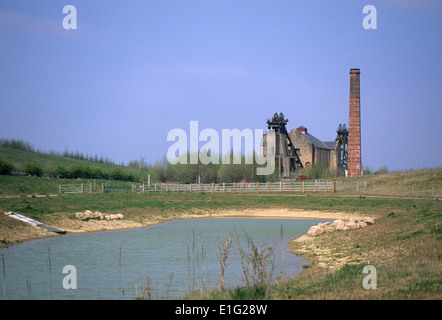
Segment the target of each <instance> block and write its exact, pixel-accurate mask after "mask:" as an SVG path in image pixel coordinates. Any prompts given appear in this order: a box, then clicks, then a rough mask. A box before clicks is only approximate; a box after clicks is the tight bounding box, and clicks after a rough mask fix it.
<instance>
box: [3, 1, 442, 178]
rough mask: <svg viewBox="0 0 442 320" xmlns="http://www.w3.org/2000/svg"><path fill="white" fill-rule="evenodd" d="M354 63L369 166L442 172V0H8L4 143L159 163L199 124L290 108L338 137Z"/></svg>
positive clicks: (302, 121)
mask: <svg viewBox="0 0 442 320" xmlns="http://www.w3.org/2000/svg"><path fill="white" fill-rule="evenodd" d="M367 4H370V5H374V6H375V7H376V9H377V29H376V30H366V29H364V28H363V26H362V21H363V19H364V17H365V16H366V14H364V13H363V12H362V9H363V7H364V6H365V5H367ZM66 5H74V6H75V7H76V9H77V29H76V30H65V29H64V28H63V25H62V22H63V19H64V17H65V16H66V14H63V12H62V11H63V7H64V6H66ZM351 68H360V69H361V117H362V119H361V122H362V162H363V166H364V167H365V166H369V167H371V168H372V169H377V168H379V167H381V166H384V165H385V166H387V167H388V168H389V169H391V170H404V169H411V168H414V169H421V168H430V167H438V166H441V165H442V160H441V158H442V147H441V146H442V143H441V139H442V126H441V122H442V121H441V119H442V1H439V0H383V1H380V0H364V1H359V0H345V1H344V0H333V1H330V0H176V1H171V0H126V1H116V0H106V1H103V0H33V1H29V0H1V2H0V110H1V116H0V137H1V138H15V139H22V140H26V141H28V142H30V143H31V144H33V145H34V146H35V147H36V148H39V149H42V150H46V151H50V150H55V151H58V152H63V151H64V150H65V149H66V148H67V149H68V150H70V151H76V150H79V151H80V152H83V153H88V154H92V155H94V154H95V153H97V154H98V155H103V156H107V157H109V158H110V159H112V160H114V161H116V162H125V163H128V162H129V161H130V160H133V159H138V158H140V157H145V158H146V160H147V161H148V162H150V163H153V162H155V160H158V159H161V158H162V157H163V156H165V155H166V153H167V149H168V148H169V147H170V146H171V145H172V142H168V141H167V133H168V132H169V130H171V129H174V128H181V129H184V130H186V131H187V132H188V131H189V123H190V121H192V120H197V121H199V128H200V130H202V129H204V128H213V129H216V130H219V132H221V129H234V128H238V129H240V130H242V129H245V128H250V129H252V130H254V129H265V128H266V120H267V119H269V118H271V117H272V115H273V114H274V113H275V112H278V113H279V112H283V113H284V114H285V116H286V118H288V119H289V122H288V129H294V128H297V127H298V126H300V125H303V126H305V127H307V128H308V130H309V132H310V133H311V134H313V135H314V136H316V137H317V138H319V139H321V140H323V141H327V140H333V139H334V138H335V136H336V129H337V127H338V125H339V124H340V123H346V124H347V125H348V104H349V101H348V100H349V82H350V80H349V70H350V69H351Z"/></svg>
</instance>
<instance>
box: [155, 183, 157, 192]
mask: <svg viewBox="0 0 442 320" xmlns="http://www.w3.org/2000/svg"><path fill="white" fill-rule="evenodd" d="M155 192H157V184H156V183H155Z"/></svg>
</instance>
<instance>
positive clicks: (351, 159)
mask: <svg viewBox="0 0 442 320" xmlns="http://www.w3.org/2000/svg"><path fill="white" fill-rule="evenodd" d="M360 73H361V71H360V70H359V69H350V112H349V121H348V122H349V123H348V160H347V161H348V163H347V175H348V176H349V177H355V176H360V175H361V174H362V161H361V96H360V84H359V75H360Z"/></svg>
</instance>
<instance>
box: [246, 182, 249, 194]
mask: <svg viewBox="0 0 442 320" xmlns="http://www.w3.org/2000/svg"><path fill="white" fill-rule="evenodd" d="M248 192H249V187H248V185H247V182H246V193H248Z"/></svg>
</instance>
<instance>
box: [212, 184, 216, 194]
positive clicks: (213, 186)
mask: <svg viewBox="0 0 442 320" xmlns="http://www.w3.org/2000/svg"><path fill="white" fill-rule="evenodd" d="M212 193H215V182H212Z"/></svg>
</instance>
